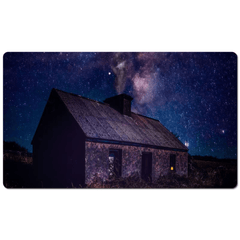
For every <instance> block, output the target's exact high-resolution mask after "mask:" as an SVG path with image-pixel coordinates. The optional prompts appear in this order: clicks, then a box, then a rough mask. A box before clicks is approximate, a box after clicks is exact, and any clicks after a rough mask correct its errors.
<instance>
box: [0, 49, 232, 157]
mask: <svg viewBox="0 0 240 240" xmlns="http://www.w3.org/2000/svg"><path fill="white" fill-rule="evenodd" d="M3 63H4V86H3V90H4V96H3V97H4V103H3V104H4V107H3V110H4V115H3V117H4V119H3V123H4V132H3V139H4V141H16V142H17V143H19V144H20V145H21V146H24V147H26V148H27V149H28V150H29V151H30V152H32V146H31V140H32V138H33V135H34V133H35V131H36V128H37V126H38V123H39V120H40V117H41V115H42V113H43V110H44V107H45V105H46V103H47V100H48V97H49V94H50V92H51V89H52V88H57V89H60V90H63V91H66V92H71V93H76V94H79V95H82V96H85V97H87V98H91V99H95V100H97V101H101V102H102V101H104V100H105V99H106V98H108V97H111V96H114V95H116V94H120V93H126V94H129V95H131V96H132V97H133V98H134V100H133V101H132V111H134V112H137V113H140V114H142V115H146V116H149V117H152V118H156V119H158V120H160V122H161V123H162V124H163V125H165V126H166V127H167V128H168V129H169V130H170V131H171V132H173V133H175V134H177V135H178V136H179V137H180V140H181V141H182V142H183V143H185V141H187V142H189V153H190V154H192V155H202V156H205V155H208V156H213V157H218V158H236V157H237V56H236V55H235V54H234V53H227V52H226V53H203V52H202V53H190V52H189V53H180V52H178V53H99V52H97V53H93V52H91V53H87V52H84V53H67V52H63V53H49V52H48V53H6V54H5V55H4V62H3Z"/></svg>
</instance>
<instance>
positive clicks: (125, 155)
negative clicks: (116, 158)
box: [85, 142, 188, 184]
mask: <svg viewBox="0 0 240 240" xmlns="http://www.w3.org/2000/svg"><path fill="white" fill-rule="evenodd" d="M109 149H121V150H122V177H128V176H130V175H132V174H134V173H138V174H139V176H141V162H142V152H151V153H152V180H153V181H156V180H157V179H158V178H159V177H161V176H163V175H166V174H168V173H169V171H170V154H175V155H176V173H177V174H178V175H185V176H187V175H188V167H187V164H188V153H187V152H179V151H172V150H163V149H153V148H147V147H136V146H126V145H116V144H106V143H96V142H85V153H86V155H85V177H86V178H85V179H86V180H85V183H86V184H88V183H90V182H91V180H92V179H93V178H94V177H95V176H98V177H100V178H102V179H103V180H106V179H107V178H108V177H109V176H108V168H109V161H108V157H109Z"/></svg>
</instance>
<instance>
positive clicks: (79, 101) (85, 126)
mask: <svg viewBox="0 0 240 240" xmlns="http://www.w3.org/2000/svg"><path fill="white" fill-rule="evenodd" d="M54 91H56V92H57V94H58V95H59V97H60V98H61V100H62V101H63V103H64V104H65V105H66V107H67V109H68V110H69V112H70V113H71V114H72V116H73V117H74V119H75V120H76V122H77V123H78V124H79V126H80V127H81V129H82V130H83V132H84V134H85V135H86V137H87V138H90V139H92V140H94V139H95V140H97V139H98V140H99V139H100V140H106V141H118V142H125V143H127V142H129V143H136V144H144V145H151V146H157V147H165V148H174V149H181V150H188V148H187V147H186V146H185V145H184V144H183V143H182V142H181V141H179V140H178V139H177V138H176V137H175V136H174V135H173V134H172V133H171V132H170V131H169V130H167V129H166V128H165V127H164V126H163V125H162V124H161V123H160V122H159V121H158V120H155V119H152V118H148V117H145V116H142V115H139V114H136V113H133V112H131V117H130V116H127V115H123V114H121V113H120V112H118V111H117V110H115V109H114V108H112V107H110V106H109V104H107V103H101V102H98V101H94V100H91V99H88V98H85V97H82V96H79V95H76V94H72V93H67V92H63V91H61V90H57V89H54Z"/></svg>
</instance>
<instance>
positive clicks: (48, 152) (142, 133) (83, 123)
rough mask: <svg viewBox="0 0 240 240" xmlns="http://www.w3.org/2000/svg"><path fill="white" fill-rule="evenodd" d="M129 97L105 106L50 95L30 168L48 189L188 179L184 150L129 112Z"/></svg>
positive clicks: (156, 125) (150, 122) (155, 126)
mask: <svg viewBox="0 0 240 240" xmlns="http://www.w3.org/2000/svg"><path fill="white" fill-rule="evenodd" d="M132 100H133V98H132V97H130V96H128V95H126V94H120V95H117V96H114V97H110V98H107V99H106V100H105V101H104V103H102V102H98V101H94V100H91V99H88V98H85V97H82V96H79V95H76V94H72V93H67V92H63V91H60V90H57V89H52V91H51V94H50V97H49V99H48V102H47V104H46V107H45V109H44V112H43V114H42V117H41V120H40V122H39V125H38V127H37V130H36V133H35V135H34V137H33V140H32V145H33V164H34V169H35V171H36V175H37V176H38V178H39V180H41V181H43V182H45V183H48V184H49V186H53V187H57V186H66V184H69V183H73V184H74V185H77V186H78V184H81V185H84V184H88V183H90V182H91V181H92V180H93V179H94V177H95V176H98V177H100V178H102V179H103V180H106V179H109V178H110V179H111V178H117V177H127V176H130V175H132V174H138V175H139V176H141V177H142V178H143V179H145V180H146V181H155V180H157V179H158V178H159V177H161V176H163V175H166V174H169V173H175V174H179V175H185V176H187V175H188V148H187V147H186V146H185V145H184V144H183V143H182V142H181V141H180V140H178V139H177V138H176V137H175V136H174V135H173V134H172V133H171V132H170V131H169V130H167V129H166V128H165V127H164V126H163V125H162V124H161V123H160V122H159V121H158V120H156V119H152V118H149V117H146V116H142V115H140V114H136V113H134V112H131V101H132Z"/></svg>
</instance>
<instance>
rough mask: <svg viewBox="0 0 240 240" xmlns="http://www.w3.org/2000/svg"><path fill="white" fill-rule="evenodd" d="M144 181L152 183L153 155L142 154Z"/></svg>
mask: <svg viewBox="0 0 240 240" xmlns="http://www.w3.org/2000/svg"><path fill="white" fill-rule="evenodd" d="M142 179H144V180H145V181H150V182H151V181H152V153H142Z"/></svg>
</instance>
